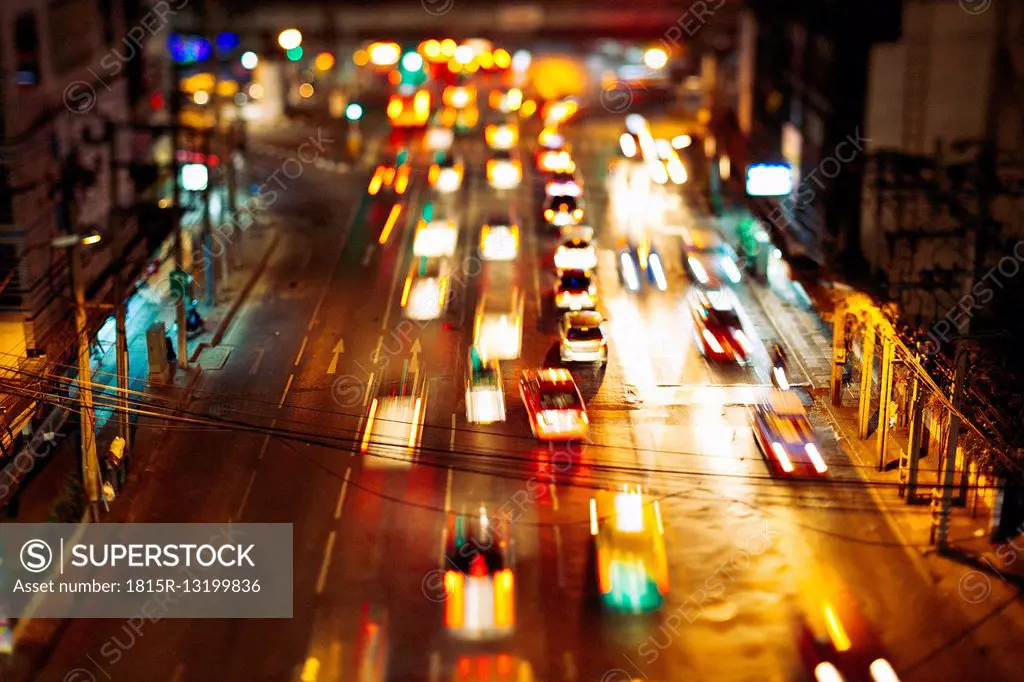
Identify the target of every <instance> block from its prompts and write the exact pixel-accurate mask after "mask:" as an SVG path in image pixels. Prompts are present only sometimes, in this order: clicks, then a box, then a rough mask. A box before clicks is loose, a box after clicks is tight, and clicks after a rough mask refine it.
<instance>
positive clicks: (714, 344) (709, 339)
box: [701, 329, 725, 353]
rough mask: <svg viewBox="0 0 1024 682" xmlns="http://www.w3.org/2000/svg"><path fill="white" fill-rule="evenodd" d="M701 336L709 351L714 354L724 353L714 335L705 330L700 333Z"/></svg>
mask: <svg viewBox="0 0 1024 682" xmlns="http://www.w3.org/2000/svg"><path fill="white" fill-rule="evenodd" d="M701 336H703V337H704V341H705V342H706V343H707V344H708V347H709V348H711V350H712V351H713V352H715V353H723V352H725V351H724V350H723V349H722V344H720V343H719V342H718V339H717V338H715V335H714V334H712V333H711V330H710V329H705V330H704V331H703V332H702V333H701Z"/></svg>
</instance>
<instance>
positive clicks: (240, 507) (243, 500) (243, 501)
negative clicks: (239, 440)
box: [235, 436, 270, 521]
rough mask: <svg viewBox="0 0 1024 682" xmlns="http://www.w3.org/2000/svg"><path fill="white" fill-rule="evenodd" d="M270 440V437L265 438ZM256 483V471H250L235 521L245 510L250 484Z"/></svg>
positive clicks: (250, 490) (250, 489)
mask: <svg viewBox="0 0 1024 682" xmlns="http://www.w3.org/2000/svg"><path fill="white" fill-rule="evenodd" d="M267 439H268V440H269V439H270V436H267ZM255 481H256V470H255V469H253V470H252V474H251V475H250V476H249V483H248V484H247V485H246V486H245V492H244V493H242V501H241V502H239V503H238V511H237V512H235V520H236V521H237V520H238V519H240V518H242V510H243V509H245V503H246V502H248V501H249V493H251V492H252V484H253V483H254V482H255Z"/></svg>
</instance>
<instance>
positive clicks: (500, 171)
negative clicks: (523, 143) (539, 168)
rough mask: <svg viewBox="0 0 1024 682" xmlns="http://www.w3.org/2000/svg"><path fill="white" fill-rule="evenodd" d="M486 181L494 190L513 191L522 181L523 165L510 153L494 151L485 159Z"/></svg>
mask: <svg viewBox="0 0 1024 682" xmlns="http://www.w3.org/2000/svg"><path fill="white" fill-rule="evenodd" d="M487 181H488V182H489V183H490V185H491V187H493V188H494V189H515V188H517V187H519V183H521V182H522V181H523V164H522V162H521V161H520V160H519V157H518V156H517V155H516V154H515V153H514V152H510V151H496V152H495V153H494V156H493V157H491V158H490V159H487Z"/></svg>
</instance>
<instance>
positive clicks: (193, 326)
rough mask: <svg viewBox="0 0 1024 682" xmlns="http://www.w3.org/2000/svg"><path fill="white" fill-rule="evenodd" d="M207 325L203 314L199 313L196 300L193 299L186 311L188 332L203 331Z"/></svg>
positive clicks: (186, 329) (186, 328)
mask: <svg viewBox="0 0 1024 682" xmlns="http://www.w3.org/2000/svg"><path fill="white" fill-rule="evenodd" d="M205 327H206V323H205V322H204V321H203V317H202V315H200V314H199V310H198V309H197V308H196V302H195V301H193V302H192V305H191V306H190V307H189V309H188V312H186V313H185V331H186V333H188V334H197V333H199V332H201V331H203V330H204V329H205Z"/></svg>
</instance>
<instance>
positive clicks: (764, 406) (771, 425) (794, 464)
mask: <svg viewBox="0 0 1024 682" xmlns="http://www.w3.org/2000/svg"><path fill="white" fill-rule="evenodd" d="M751 422H752V426H753V430H754V440H756V441H757V445H758V447H759V448H760V449H761V454H762V455H764V458H765V460H766V461H767V462H768V468H769V469H770V470H771V472H772V473H773V474H781V475H785V476H791V477H796V476H799V477H807V478H818V477H821V476H824V475H825V474H826V473H827V472H828V465H827V464H826V463H825V460H824V459H823V458H822V456H821V446H820V444H819V443H818V439H817V437H816V436H815V434H814V427H813V426H812V425H811V420H810V419H809V418H808V416H807V410H805V409H804V406H803V403H801V402H800V398H799V397H798V396H797V395H796V394H795V393H793V392H792V391H772V392H771V393H770V394H769V395H768V396H767V397H765V398H763V399H762V400H761V401H760V402H758V403H757V404H756V405H755V406H753V407H752V408H751Z"/></svg>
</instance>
